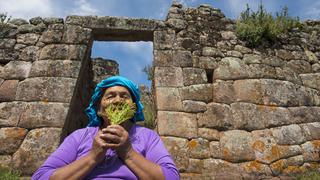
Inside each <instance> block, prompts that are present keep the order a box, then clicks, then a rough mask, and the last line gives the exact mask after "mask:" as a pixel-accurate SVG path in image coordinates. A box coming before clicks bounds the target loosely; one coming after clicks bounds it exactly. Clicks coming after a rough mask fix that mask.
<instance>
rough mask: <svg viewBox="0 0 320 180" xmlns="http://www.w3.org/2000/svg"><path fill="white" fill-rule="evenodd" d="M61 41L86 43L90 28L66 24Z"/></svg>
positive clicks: (90, 34)
mask: <svg viewBox="0 0 320 180" xmlns="http://www.w3.org/2000/svg"><path fill="white" fill-rule="evenodd" d="M65 28H66V29H65V32H64V34H63V38H62V42H64V43H67V44H68V43H71V44H88V43H89V40H90V39H91V36H92V33H91V31H92V30H91V29H89V28H83V27H81V26H74V25H66V26H65Z"/></svg>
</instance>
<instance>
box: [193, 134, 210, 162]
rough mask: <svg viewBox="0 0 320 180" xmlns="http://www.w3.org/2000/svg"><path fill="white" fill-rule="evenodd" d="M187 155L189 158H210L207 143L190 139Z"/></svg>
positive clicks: (203, 140) (206, 141)
mask: <svg viewBox="0 0 320 180" xmlns="http://www.w3.org/2000/svg"><path fill="white" fill-rule="evenodd" d="M188 147H189V148H188V154H189V157H190V158H195V159H206V158H210V148H209V141H208V140H206V139H203V138H198V139H192V140H191V141H189V143H188Z"/></svg>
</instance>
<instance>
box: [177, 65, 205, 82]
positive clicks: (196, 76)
mask: <svg viewBox="0 0 320 180" xmlns="http://www.w3.org/2000/svg"><path fill="white" fill-rule="evenodd" d="M182 74H183V84H184V85H185V86H189V85H194V84H205V83H207V82H208V79H207V74H206V71H205V70H204V69H199V68H183V69H182Z"/></svg>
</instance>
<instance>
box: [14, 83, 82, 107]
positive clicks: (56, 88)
mask: <svg viewBox="0 0 320 180" xmlns="http://www.w3.org/2000/svg"><path fill="white" fill-rule="evenodd" d="M75 85H76V79H72V78H61V77H36V78H28V79H26V80H24V81H21V82H19V84H18V89H17V94H16V100H19V101H45V102H48V101H51V102H65V103H69V102H70V100H71V98H72V95H73V92H74V88H75Z"/></svg>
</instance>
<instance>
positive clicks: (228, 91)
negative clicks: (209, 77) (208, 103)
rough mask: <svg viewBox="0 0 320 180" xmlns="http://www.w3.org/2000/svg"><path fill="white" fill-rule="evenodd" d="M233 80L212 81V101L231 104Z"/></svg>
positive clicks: (233, 98) (233, 100) (232, 99)
mask: <svg viewBox="0 0 320 180" xmlns="http://www.w3.org/2000/svg"><path fill="white" fill-rule="evenodd" d="M234 94H235V92H234V89H233V81H221V80H217V81H215V82H214V83H213V102H218V103H225V104H231V103H233V102H235V101H236V99H235V97H234Z"/></svg>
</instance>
